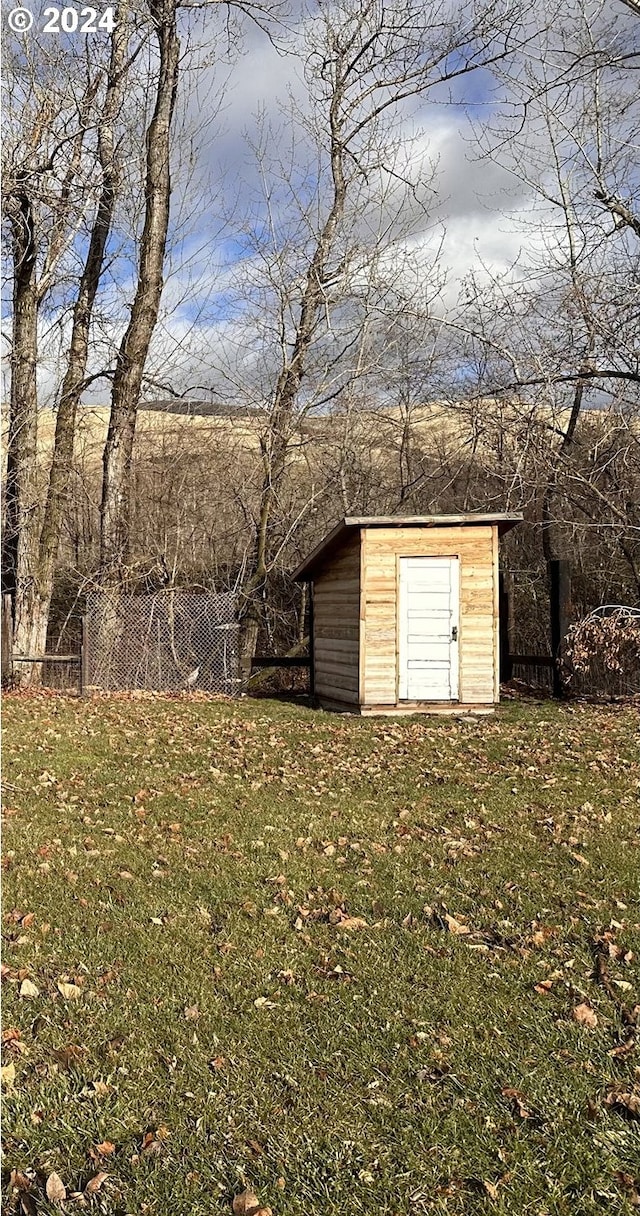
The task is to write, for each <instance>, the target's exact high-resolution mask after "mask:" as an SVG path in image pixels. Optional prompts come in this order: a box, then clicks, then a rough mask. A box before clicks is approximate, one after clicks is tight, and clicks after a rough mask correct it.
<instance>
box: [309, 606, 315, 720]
mask: <svg viewBox="0 0 640 1216" xmlns="http://www.w3.org/2000/svg"><path fill="white" fill-rule="evenodd" d="M314 646H315V626H314V623H313V583H310V584H309V696H310V697H311V698H313V697H315V695H316V668H315V655H314Z"/></svg>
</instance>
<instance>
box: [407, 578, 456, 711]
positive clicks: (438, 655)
mask: <svg viewBox="0 0 640 1216" xmlns="http://www.w3.org/2000/svg"><path fill="white" fill-rule="evenodd" d="M399 562H400V579H399V604H398V615H399V620H398V627H399V646H398V664H399V672H398V693H399V698H400V700H401V701H457V700H458V628H459V599H460V596H459V588H460V576H459V562H458V558H457V557H401V558H399Z"/></svg>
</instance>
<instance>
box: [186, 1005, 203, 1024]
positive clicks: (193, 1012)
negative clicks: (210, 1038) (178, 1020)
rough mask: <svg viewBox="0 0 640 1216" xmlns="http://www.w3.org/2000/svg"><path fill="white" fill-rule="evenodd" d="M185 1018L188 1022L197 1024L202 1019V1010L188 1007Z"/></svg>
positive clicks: (192, 1006)
mask: <svg viewBox="0 0 640 1216" xmlns="http://www.w3.org/2000/svg"><path fill="white" fill-rule="evenodd" d="M184 1016H185V1018H186V1020H187V1022H197V1021H198V1018H199V1017H200V1010H199V1009H198V1006H197V1005H187V1007H186V1009H185V1011H184Z"/></svg>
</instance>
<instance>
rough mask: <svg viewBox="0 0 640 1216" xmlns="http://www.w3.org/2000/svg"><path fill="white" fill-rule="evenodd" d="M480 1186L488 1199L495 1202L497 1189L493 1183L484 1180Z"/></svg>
mask: <svg viewBox="0 0 640 1216" xmlns="http://www.w3.org/2000/svg"><path fill="white" fill-rule="evenodd" d="M482 1185H483V1187H484V1189H485V1191H486V1192H487V1195H488V1196H489V1198H490V1199H493V1200H496V1199H497V1198H498V1188H497V1186H496V1184H495V1182H488V1181H487V1179H486V1178H485V1179H483V1182H482Z"/></svg>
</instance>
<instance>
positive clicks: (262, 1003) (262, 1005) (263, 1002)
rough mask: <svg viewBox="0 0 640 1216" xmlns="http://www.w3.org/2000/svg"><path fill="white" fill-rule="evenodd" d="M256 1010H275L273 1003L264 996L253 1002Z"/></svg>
mask: <svg viewBox="0 0 640 1216" xmlns="http://www.w3.org/2000/svg"><path fill="white" fill-rule="evenodd" d="M253 1003H254V1005H255V1007H256V1009H275V1007H276V1003H275V1001H270V1000H269V998H268V997H266V996H258V997H256V999H255V1001H254V1002H253Z"/></svg>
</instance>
